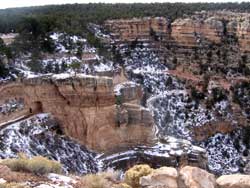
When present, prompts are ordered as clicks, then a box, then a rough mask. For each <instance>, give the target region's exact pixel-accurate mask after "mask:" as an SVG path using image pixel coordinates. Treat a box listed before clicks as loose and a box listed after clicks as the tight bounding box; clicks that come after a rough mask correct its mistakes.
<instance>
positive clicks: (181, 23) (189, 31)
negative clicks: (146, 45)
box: [104, 11, 250, 52]
mask: <svg viewBox="0 0 250 188" xmlns="http://www.w3.org/2000/svg"><path fill="white" fill-rule="evenodd" d="M104 25H105V27H106V28H107V29H108V30H109V31H111V36H112V37H113V38H114V39H115V41H116V42H126V41H134V40H136V39H137V40H142V41H145V40H147V41H149V40H152V39H155V38H157V39H158V40H159V39H160V40H163V41H166V42H167V43H168V44H172V43H173V42H174V43H175V44H176V45H179V46H185V47H200V46H202V45H201V44H203V45H204V44H212V43H214V44H221V43H222V42H223V39H225V37H226V38H227V37H232V38H237V39H238V45H239V47H240V50H241V51H242V52H249V51H250V37H249V36H250V33H249V32H250V29H249V25H250V15H249V14H247V13H233V12H230V11H224V12H223V11H221V12H205V11H204V12H197V13H196V14H194V15H193V16H190V17H188V18H187V17H185V18H179V19H176V20H173V21H172V22H170V20H168V19H166V18H164V17H155V18H148V17H145V18H133V19H117V20H107V21H106V22H105V24H104Z"/></svg>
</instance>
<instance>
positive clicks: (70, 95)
mask: <svg viewBox="0 0 250 188" xmlns="http://www.w3.org/2000/svg"><path fill="white" fill-rule="evenodd" d="M0 90H1V94H0V98H1V100H0V103H3V102H4V101H5V100H6V99H9V98H17V97H18V98H22V99H23V100H24V108H23V109H22V110H20V111H17V112H13V113H11V114H9V115H2V114H1V115H0V123H3V122H6V121H8V120H11V119H15V118H16V117H20V116H29V115H30V114H34V113H38V112H48V113H51V114H52V115H54V117H55V118H56V119H57V120H58V121H59V123H60V125H61V126H62V128H63V131H64V132H65V134H66V135H67V136H70V137H72V138H75V139H77V140H78V141H80V142H81V143H82V144H84V145H87V146H88V147H89V148H91V149H95V150H100V151H103V150H108V149H114V148H116V147H117V146H119V147H120V146H129V145H133V144H138V143H141V142H143V143H144V142H145V143H150V142H151V141H150V140H151V139H152V138H153V131H152V125H153V121H152V120H151V121H148V120H150V117H151V115H150V113H147V112H146V111H145V110H143V109H142V108H141V107H140V106H139V105H136V104H135V105H133V106H132V107H131V106H129V105H125V106H124V107H123V108H124V110H125V111H127V119H128V120H129V121H127V123H126V124H125V125H126V126H122V127H121V126H120V125H119V124H118V123H117V118H116V117H117V114H118V111H117V110H116V108H117V107H116V105H115V96H114V92H113V81H112V79H111V78H108V77H95V76H86V75H77V76H76V77H72V76H68V75H54V76H43V77H35V78H29V79H24V80H23V81H21V82H15V83H10V84H7V85H2V86H1V87H0ZM138 114H140V116H136V118H135V116H134V115H138ZM125 119H126V118H125ZM151 119H152V117H151ZM144 125H145V126H144Z"/></svg>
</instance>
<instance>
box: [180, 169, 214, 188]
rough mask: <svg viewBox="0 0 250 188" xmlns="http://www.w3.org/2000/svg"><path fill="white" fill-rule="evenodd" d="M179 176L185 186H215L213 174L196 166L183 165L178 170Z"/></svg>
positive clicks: (194, 187) (188, 187) (189, 187)
mask: <svg viewBox="0 0 250 188" xmlns="http://www.w3.org/2000/svg"><path fill="white" fill-rule="evenodd" d="M180 177H181V180H182V181H183V182H184V185H185V186H186V187H187V188H214V187H216V183H215V177H214V175H213V174H210V173H208V172H207V171H205V170H202V169H200V168H197V167H191V166H186V167H183V168H182V169H181V170H180Z"/></svg>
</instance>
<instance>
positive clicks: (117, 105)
mask: <svg viewBox="0 0 250 188" xmlns="http://www.w3.org/2000/svg"><path fill="white" fill-rule="evenodd" d="M249 19H250V16H249V14H247V13H234V12H230V11H218V12H212V11H211V12H205V11H202V12H196V13H194V14H193V15H189V16H183V17H182V18H178V19H176V20H170V19H167V18H164V17H144V18H133V19H116V20H106V21H105V22H104V23H103V25H97V24H93V23H92V24H90V25H89V27H88V29H89V30H90V31H91V32H92V34H93V35H94V36H95V37H96V38H97V39H98V40H100V42H101V44H102V45H103V46H104V47H105V50H106V51H105V52H108V53H111V57H110V56H109V57H102V56H99V54H98V50H95V49H92V48H90V47H89V48H88V45H87V44H84V45H85V46H84V50H83V54H82V55H81V57H80V58H79V59H78V58H76V57H72V59H73V58H74V59H73V60H72V59H70V58H68V57H67V58H68V59H67V58H65V59H67V62H66V64H71V63H72V62H73V61H75V60H77V61H79V63H80V68H79V70H77V71H76V70H74V73H73V72H72V69H71V67H70V66H69V67H70V68H68V69H67V70H65V72H64V73H61V74H52V73H48V74H40V75H32V76H29V75H28V76H23V77H18V78H17V79H16V80H15V81H10V82H3V83H1V85H0V107H1V108H0V109H1V110H0V111H1V114H0V126H2V128H1V134H2V137H4V138H6V139H5V140H4V139H3V141H2V142H3V143H5V144H3V145H8V147H6V148H5V147H2V148H3V151H8V152H9V153H11V157H14V156H15V154H16V153H17V152H18V151H20V150H22V149H23V148H22V146H23V145H22V144H17V145H15V144H14V142H15V139H14V138H15V135H19V136H20V135H25V136H26V137H27V138H28V139H29V140H31V143H32V142H39V141H37V140H36V138H34V137H32V134H26V132H28V131H31V132H33V131H34V134H35V133H36V132H39V133H38V135H39V136H41V137H42V138H43V137H44V134H45V135H46V136H45V138H46V137H48V138H49V139H50V141H51V140H52V141H51V142H53V136H51V135H53V134H54V130H52V133H51V132H50V131H51V130H50V129H49V128H46V130H44V129H45V128H44V127H41V126H40V124H39V123H38V126H37V129H38V130H39V131H37V130H36V129H34V128H32V126H29V127H28V129H27V130H26V131H24V130H22V128H23V127H20V129H17V128H16V126H17V125H18V126H20V125H26V124H27V125H31V124H32V123H30V119H29V118H31V119H33V118H34V119H38V120H39V119H40V118H39V114H44V113H46V114H47V113H48V114H51V116H52V117H51V118H48V117H47V115H46V117H47V118H48V119H53V120H54V121H55V122H57V123H58V127H57V129H59V131H61V133H60V134H59V137H58V140H59V141H60V143H70V144H69V145H72V146H74V147H76V148H79V146H78V145H77V143H80V144H82V145H84V146H86V148H84V149H83V148H81V149H80V150H79V151H80V153H81V155H80V156H83V157H82V158H81V159H79V160H78V162H79V163H84V162H83V161H87V162H86V163H84V164H85V166H84V165H83V166H82V167H81V169H79V168H77V164H73V165H72V166H73V167H74V168H76V169H77V170H76V171H77V172H78V173H88V172H97V171H98V170H100V169H107V168H109V167H112V168H115V169H127V168H128V167H130V166H132V165H134V164H138V163H147V164H150V165H151V166H153V167H154V168H159V167H161V166H173V167H177V168H179V167H182V166H184V165H192V166H198V167H200V168H203V169H206V170H209V171H210V172H211V173H214V174H216V175H221V174H231V173H238V172H241V173H246V174H247V173H249V171H250V170H249V168H250V156H249V152H250V145H249V122H250V119H249V118H250V109H249V105H250V98H249V91H250V88H249V85H250V67H249V63H250V58H249V55H250V54H249V49H250V43H249V38H248V35H250V33H249V28H248V27H249V22H250V20H249ZM57 35H58V36H60V35H62V34H55V33H54V34H53V35H52V38H53V39H55V40H58V39H57V37H56V36H57ZM69 38H70V37H69ZM72 38H74V37H72ZM56 44H57V45H58V46H59V47H60V50H61V51H60V52H58V53H59V55H60V56H59V55H58V54H57V55H58V56H57V57H61V56H62V57H63V58H64V56H66V55H65V54H66V53H69V52H68V51H67V52H65V49H64V48H63V47H61V46H62V44H61V43H60V41H56ZM60 45H61V46H60ZM62 54H63V55H64V56H63V55H62ZM67 55H68V54H67ZM63 58H62V59H63ZM109 58H110V59H112V60H110V59H109ZM65 59H63V60H61V59H60V60H59V58H58V59H57V60H58V61H53V60H52V61H53V65H54V64H56V63H57V62H58V64H59V65H58V66H60V67H61V66H62V63H61V61H64V60H65ZM50 61H51V60H46V59H45V60H43V63H44V62H45V63H44V64H46V65H47V64H48V63H50ZM24 63H25V62H24ZM17 65H18V66H20V64H18V62H17ZM26 72H28V71H27V70H26ZM49 117H50V116H49ZM27 122H28V123H27ZM45 122H46V123H45V127H46V126H48V125H49V124H51V122H50V121H48V122H47V120H46V121H45ZM33 124H34V125H36V124H37V123H33ZM52 124H53V123H52ZM8 127H9V128H8ZM40 129H41V130H40ZM8 132H15V133H13V134H10V135H8ZM35 135H36V134H35ZM61 136H66V137H67V139H71V140H73V141H74V142H73V141H72V142H73V143H71V141H69V140H65V138H64V137H61ZM21 137H22V136H20V140H21ZM46 140H47V139H45V141H46ZM59 141H58V142H59ZM22 142H23V140H21V141H20V143H22ZM40 142H41V143H42V144H41V145H43V146H44V148H45V149H44V150H45V151H48V152H47V155H48V156H50V157H51V158H55V159H57V160H60V159H61V158H60V157H58V156H59V155H60V153H61V152H62V150H64V149H65V148H64V145H65V144H60V147H62V148H60V147H58V146H57V145H56V144H55V145H49V146H48V145H47V143H43V141H40ZM13 145H14V146H15V147H12V146H13ZM20 145H21V146H20ZM30 145H31V146H32V147H34V146H33V145H32V144H30ZM30 145H29V146H27V147H29V148H28V149H27V152H28V153H29V154H30V155H34V154H40V153H39V152H40V148H39V147H34V148H32V147H31V146H30ZM66 146H67V147H68V145H66ZM51 148H54V150H56V152H58V153H59V154H58V153H53V152H54V151H51ZM58 148H59V151H57V149H58ZM0 149H1V145H0ZM32 149H33V150H34V152H33V153H32ZM46 149H48V150H46ZM10 151H11V152H10ZM8 152H6V153H8ZM92 152H93V153H92ZM72 153H73V154H72ZM69 154H72V155H74V156H75V153H74V151H69V153H64V155H63V157H65V156H67V155H69ZM5 157H9V156H8V155H7V156H2V158H5ZM86 158H87V160H85V159H86ZM62 159H63V160H62V161H63V164H64V165H65V166H66V167H65V168H66V170H65V171H67V170H68V169H70V170H72V171H73V169H71V168H70V166H69V165H68V166H67V164H66V162H65V161H64V159H66V157H65V158H62ZM71 160H73V158H71ZM91 165H92V166H94V167H91ZM86 169H87V170H86ZM148 186H150V185H145V187H148Z"/></svg>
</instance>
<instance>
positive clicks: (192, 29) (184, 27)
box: [171, 17, 223, 47]
mask: <svg viewBox="0 0 250 188" xmlns="http://www.w3.org/2000/svg"><path fill="white" fill-rule="evenodd" d="M222 33H223V24H222V22H221V21H219V20H217V19H216V18H213V17H211V18H208V19H206V20H194V19H190V18H186V19H177V20H175V21H174V22H173V23H172V34H171V36H172V37H173V38H174V39H175V41H176V42H177V43H178V44H180V45H183V46H190V47H192V46H198V45H200V43H202V40H203V41H204V40H208V41H210V42H214V43H220V42H221V36H222Z"/></svg>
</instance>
